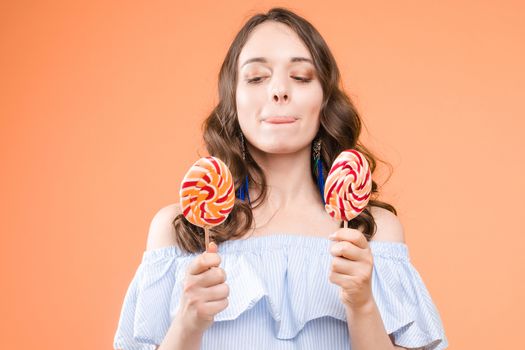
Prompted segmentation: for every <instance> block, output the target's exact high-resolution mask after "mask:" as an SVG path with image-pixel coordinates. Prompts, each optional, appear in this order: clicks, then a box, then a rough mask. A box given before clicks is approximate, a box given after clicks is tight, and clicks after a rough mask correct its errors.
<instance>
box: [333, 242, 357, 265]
mask: <svg viewBox="0 0 525 350" xmlns="http://www.w3.org/2000/svg"><path fill="white" fill-rule="evenodd" d="M330 254H332V255H333V256H334V257H337V256H340V257H343V258H346V259H349V260H353V261H358V260H360V259H361V256H362V249H361V248H359V247H358V246H356V245H354V244H353V243H351V242H348V241H340V242H337V243H334V244H333V245H332V246H331V247H330Z"/></svg>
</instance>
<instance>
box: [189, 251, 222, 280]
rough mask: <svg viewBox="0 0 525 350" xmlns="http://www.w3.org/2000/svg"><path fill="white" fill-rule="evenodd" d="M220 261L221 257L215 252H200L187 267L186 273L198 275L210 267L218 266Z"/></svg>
mask: <svg viewBox="0 0 525 350" xmlns="http://www.w3.org/2000/svg"><path fill="white" fill-rule="evenodd" d="M220 263H221V257H220V256H219V254H217V253H202V254H201V255H199V256H197V257H196V258H195V259H194V260H193V261H192V262H191V264H190V266H189V267H188V273H189V274H191V275H198V274H201V273H203V272H205V271H208V270H209V269H210V268H211V267H214V266H215V267H218V266H219V264H220Z"/></svg>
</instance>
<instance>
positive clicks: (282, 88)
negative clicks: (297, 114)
mask: <svg viewBox="0 0 525 350" xmlns="http://www.w3.org/2000/svg"><path fill="white" fill-rule="evenodd" d="M271 96H272V100H273V102H275V103H286V102H288V100H289V99H290V93H289V92H288V88H287V86H286V84H285V83H283V82H282V81H281V82H277V83H276V84H274V85H273V86H272V91H271Z"/></svg>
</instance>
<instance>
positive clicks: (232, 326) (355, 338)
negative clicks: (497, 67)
mask: <svg viewBox="0 0 525 350" xmlns="http://www.w3.org/2000/svg"><path fill="white" fill-rule="evenodd" d="M219 97H220V102H219V104H218V105H217V106H216V108H215V109H214V110H213V111H212V113H211V114H210V116H209V117H208V118H207V120H206V121H205V124H204V140H205V142H206V146H207V149H208V151H209V153H210V155H213V156H216V157H218V158H220V159H221V160H223V161H224V162H225V163H226V164H227V165H228V167H229V168H230V170H231V172H232V174H233V176H234V178H235V185H236V186H235V187H236V188H237V189H238V192H237V197H238V198H237V199H236V202H235V206H234V209H233V211H232V212H231V213H230V215H229V217H228V219H227V220H226V221H225V222H224V223H223V224H221V225H219V226H217V227H215V228H214V229H213V230H212V233H213V236H212V237H213V240H214V243H211V244H210V246H209V247H208V251H207V252H204V253H203V251H204V250H205V248H206V247H205V246H204V245H205V243H204V237H203V232H202V229H200V228H198V227H196V226H193V225H192V224H190V223H189V222H187V221H186V220H185V219H184V217H183V216H182V215H181V211H180V207H179V205H178V204H173V205H169V206H166V207H164V208H162V209H161V210H159V212H158V213H157V214H156V215H155V217H154V218H153V220H152V223H151V226H150V232H149V236H148V241H147V248H146V251H145V252H144V255H143V259H142V262H141V264H140V266H139V267H138V269H137V272H136V274H135V276H134V278H133V280H132V281H131V284H130V286H129V288H128V291H127V293H126V296H125V299H124V304H123V307H122V311H121V315H120V321H119V324H118V328H117V332H116V334H115V339H114V344H113V345H114V348H115V349H125V350H131V349H156V348H157V347H158V349H161V350H175V349H274V350H277V349H355V350H367V349H370V350H372V349H373V350H386V349H399V348H401V349H402V348H409V349H412V348H422V349H444V348H446V347H447V339H446V337H445V334H444V330H443V326H442V323H441V320H440V317H439V313H438V311H437V310H436V308H435V306H434V304H433V302H432V299H431V297H430V295H429V293H428V291H427V289H426V287H425V285H424V284H423V281H422V280H421V278H420V276H419V274H418V273H417V271H416V270H415V268H414V267H413V265H412V264H411V263H410V260H409V255H408V248H407V246H406V244H405V243H404V238H403V228H402V225H401V223H400V221H399V220H398V218H397V216H396V211H395V209H394V207H392V206H391V205H389V204H387V203H384V202H381V201H379V200H378V199H377V197H378V189H377V184H376V183H375V182H373V186H372V197H371V200H370V201H369V203H368V206H367V208H366V209H365V210H364V211H363V212H362V213H361V214H360V215H359V216H357V217H356V218H355V219H353V220H351V221H350V222H349V228H342V226H341V223H339V222H336V221H334V220H333V219H332V218H331V217H330V216H329V215H328V214H327V213H326V211H325V209H324V205H323V198H322V195H321V194H322V190H323V189H322V186H323V185H322V181H319V179H320V178H321V175H322V176H323V177H324V178H326V175H327V172H328V171H329V169H330V166H331V164H332V162H333V161H334V159H335V158H336V157H337V155H339V153H340V152H341V151H344V150H346V149H350V148H352V149H356V150H358V151H360V152H361V153H363V154H364V155H365V156H366V158H367V160H368V162H369V164H370V167H371V171H372V172H373V170H374V169H375V167H376V160H375V158H374V156H373V155H372V154H371V153H370V152H369V151H368V150H367V149H366V148H365V147H364V146H363V145H362V144H360V143H359V135H360V132H361V121H360V117H359V115H358V113H357V111H356V109H355V107H354V106H353V104H352V102H351V101H350V99H349V98H348V96H347V95H346V94H345V93H344V92H343V91H342V89H341V88H340V75H339V70H338V68H337V64H336V62H335V60H334V57H333V56H332V54H331V52H330V50H329V48H328V46H327V45H326V43H325V41H324V40H323V38H322V37H321V35H320V34H319V33H318V32H317V30H316V29H315V28H314V27H313V26H312V25H311V24H310V23H309V22H308V21H306V20H305V19H303V18H302V17H300V16H298V15H297V14H295V13H293V12H291V11H289V10H286V9H283V8H274V9H271V10H270V11H269V12H268V13H266V14H258V15H255V16H253V17H252V18H250V19H249V20H248V21H247V23H246V24H245V25H244V26H243V28H242V29H241V31H240V32H239V33H238V34H237V36H236V37H235V39H234V41H233V43H232V45H231V47H230V48H229V50H228V53H227V55H226V58H225V60H224V63H223V65H222V68H221V71H220V75H219ZM319 162H320V164H319ZM315 164H317V166H316V165H315ZM321 172H322V173H323V174H321Z"/></svg>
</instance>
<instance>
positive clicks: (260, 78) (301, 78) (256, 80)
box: [246, 77, 312, 84]
mask: <svg viewBox="0 0 525 350" xmlns="http://www.w3.org/2000/svg"><path fill="white" fill-rule="evenodd" d="M263 78H264V77H255V78H251V79H247V80H246V81H247V82H248V84H257V83H260V82H261V81H262V79H263ZM292 79H294V80H297V81H300V82H303V83H309V82H311V81H312V79H310V78H303V77H292Z"/></svg>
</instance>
